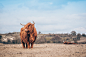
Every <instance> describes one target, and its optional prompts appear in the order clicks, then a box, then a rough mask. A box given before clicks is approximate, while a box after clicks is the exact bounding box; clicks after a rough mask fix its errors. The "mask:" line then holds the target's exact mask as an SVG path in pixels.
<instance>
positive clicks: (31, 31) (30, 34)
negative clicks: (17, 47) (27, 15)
mask: <svg viewBox="0 0 86 57" xmlns="http://www.w3.org/2000/svg"><path fill="white" fill-rule="evenodd" d="M34 24H35V23H33V24H32V23H30V22H29V23H27V24H26V25H24V27H23V28H21V32H20V37H21V43H22V45H23V48H25V45H26V48H30V44H31V48H33V44H34V42H35V40H36V38H37V31H36V28H35V27H34ZM21 25H22V24H21Z"/></svg>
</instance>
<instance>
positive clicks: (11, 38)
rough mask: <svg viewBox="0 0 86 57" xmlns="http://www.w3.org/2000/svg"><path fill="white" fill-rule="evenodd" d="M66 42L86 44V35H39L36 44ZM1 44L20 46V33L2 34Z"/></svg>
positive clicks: (0, 37)
mask: <svg viewBox="0 0 86 57" xmlns="http://www.w3.org/2000/svg"><path fill="white" fill-rule="evenodd" d="M64 41H67V42H73V43H79V44H86V35H85V34H84V33H83V34H80V33H78V34H76V32H74V31H72V32H71V34H68V33H65V34H50V33H49V34H38V35H37V40H36V42H35V43H36V44H40V43H63V42H64ZM0 42H1V43H4V44H20V43H21V39H20V33H19V32H13V33H7V34H0Z"/></svg>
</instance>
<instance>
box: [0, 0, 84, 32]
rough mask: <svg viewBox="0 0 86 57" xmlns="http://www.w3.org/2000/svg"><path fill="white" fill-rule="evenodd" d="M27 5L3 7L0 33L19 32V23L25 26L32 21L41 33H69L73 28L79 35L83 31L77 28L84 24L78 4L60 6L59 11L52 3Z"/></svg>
mask: <svg viewBox="0 0 86 57" xmlns="http://www.w3.org/2000/svg"><path fill="white" fill-rule="evenodd" d="M34 1H35V0H34ZM29 3H30V2H27V4H24V3H23V4H18V5H10V6H9V5H8V6H7V7H4V12H3V13H0V21H1V22H0V27H2V29H0V33H3V32H9V31H19V29H20V28H21V25H20V23H24V24H26V23H28V22H32V20H33V21H35V23H36V28H37V31H42V32H43V33H49V32H51V33H54V32H55V33H58V32H63V33H64V32H70V31H71V30H73V29H74V28H76V29H74V30H76V31H78V32H81V33H82V32H84V31H85V28H83V29H82V30H81V31H80V29H79V28H78V27H84V26H85V24H86V22H85V21H86V20H85V19H86V12H85V11H84V13H83V10H85V9H79V7H78V5H79V3H80V2H79V3H78V2H77V3H75V2H73V3H69V4H68V5H62V8H60V9H57V7H55V6H54V5H53V4H54V3H53V2H49V3H48V4H47V3H38V2H33V1H32V2H31V3H30V5H29ZM50 4H51V5H53V6H51V5H50ZM76 4H77V5H76ZM74 5H76V6H74ZM32 6H36V8H38V9H34V8H35V7H32ZM30 7H31V8H30ZM75 7H76V8H75ZM80 7H81V6H80ZM32 8H33V9H32ZM51 8H53V10H51ZM39 9H40V10H39ZM42 9H48V10H42ZM49 9H50V10H49ZM74 9H75V10H74ZM10 26H11V27H10ZM6 28H7V29H6Z"/></svg>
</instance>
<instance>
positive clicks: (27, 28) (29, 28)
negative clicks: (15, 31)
mask: <svg viewBox="0 0 86 57" xmlns="http://www.w3.org/2000/svg"><path fill="white" fill-rule="evenodd" d="M24 28H25V31H26V32H33V30H34V24H32V23H28V24H26V25H25V26H24Z"/></svg>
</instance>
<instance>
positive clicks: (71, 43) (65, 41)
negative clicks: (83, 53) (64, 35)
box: [63, 41, 76, 44]
mask: <svg viewBox="0 0 86 57" xmlns="http://www.w3.org/2000/svg"><path fill="white" fill-rule="evenodd" d="M63 44H76V43H71V42H66V41H65V42H64V43H63Z"/></svg>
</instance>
